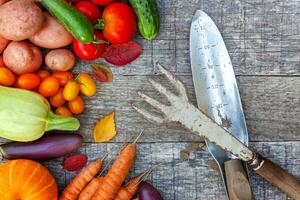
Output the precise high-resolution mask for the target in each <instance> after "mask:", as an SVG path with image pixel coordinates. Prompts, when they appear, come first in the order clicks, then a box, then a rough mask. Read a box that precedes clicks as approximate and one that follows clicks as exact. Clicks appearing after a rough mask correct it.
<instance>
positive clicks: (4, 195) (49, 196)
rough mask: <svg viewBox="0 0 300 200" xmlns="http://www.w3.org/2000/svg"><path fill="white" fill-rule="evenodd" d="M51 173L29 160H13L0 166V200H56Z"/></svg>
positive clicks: (54, 185) (56, 194)
mask: <svg viewBox="0 0 300 200" xmlns="http://www.w3.org/2000/svg"><path fill="white" fill-rule="evenodd" d="M57 198H58V191H57V185H56V182H55V180H54V178H53V176H52V175H51V173H50V172H49V171H48V170H47V168H45V167H44V166H42V165H41V164H39V163H38V162H35V161H31V160H23V159H19V160H13V161H8V162H6V163H4V164H1V165H0V199H1V200H57Z"/></svg>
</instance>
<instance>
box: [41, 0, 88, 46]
mask: <svg viewBox="0 0 300 200" xmlns="http://www.w3.org/2000/svg"><path fill="white" fill-rule="evenodd" d="M41 4H42V5H43V7H45V8H46V9H47V10H48V11H49V12H50V13H51V14H52V15H53V16H54V17H56V18H57V19H58V20H59V21H60V22H61V23H62V24H63V25H64V26H65V27H66V28H67V29H68V30H69V32H70V33H71V34H72V35H73V36H74V37H75V38H76V39H77V40H79V41H80V42H82V43H91V42H93V40H94V30H93V25H92V23H91V22H90V21H89V20H88V18H87V17H86V16H84V15H83V14H82V13H81V12H79V11H78V10H76V9H75V8H74V7H73V6H72V5H71V4H69V3H67V2H66V1H64V0H41Z"/></svg>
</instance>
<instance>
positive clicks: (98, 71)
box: [92, 64, 113, 83]
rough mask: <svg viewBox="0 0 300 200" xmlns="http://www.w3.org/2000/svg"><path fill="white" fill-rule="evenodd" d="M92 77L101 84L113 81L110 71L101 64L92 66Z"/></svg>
mask: <svg viewBox="0 0 300 200" xmlns="http://www.w3.org/2000/svg"><path fill="white" fill-rule="evenodd" d="M92 68H93V75H94V77H95V78H96V79H97V81H99V82H101V83H109V82H112V80H113V74H112V72H111V70H110V69H109V68H108V67H107V66H105V65H102V64H93V65H92Z"/></svg>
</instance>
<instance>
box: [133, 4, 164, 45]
mask: <svg viewBox="0 0 300 200" xmlns="http://www.w3.org/2000/svg"><path fill="white" fill-rule="evenodd" d="M129 2H130V4H131V6H132V8H133V10H134V12H135V14H136V15H137V17H138V27H139V31H140V34H141V35H142V37H143V38H145V39H147V40H152V39H154V38H155V37H156V35H157V33H158V32H159V27H160V17H159V13H158V9H157V4H156V0H129Z"/></svg>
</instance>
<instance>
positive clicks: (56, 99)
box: [49, 88, 66, 107]
mask: <svg viewBox="0 0 300 200" xmlns="http://www.w3.org/2000/svg"><path fill="white" fill-rule="evenodd" d="M49 100H50V104H51V105H52V106H53V107H60V106H62V105H64V103H65V102H66V100H65V99H64V95H63V88H59V90H58V92H57V93H56V94H55V95H53V96H51V97H50V99H49Z"/></svg>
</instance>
